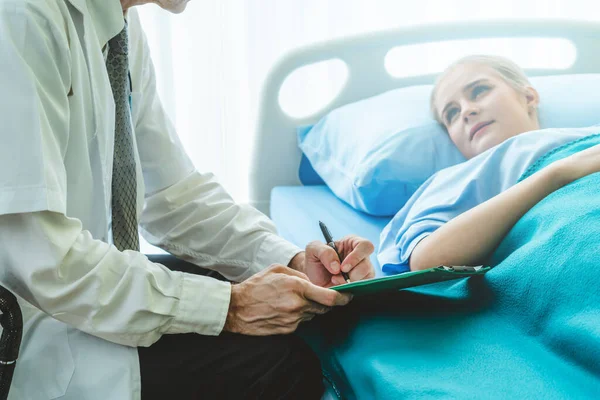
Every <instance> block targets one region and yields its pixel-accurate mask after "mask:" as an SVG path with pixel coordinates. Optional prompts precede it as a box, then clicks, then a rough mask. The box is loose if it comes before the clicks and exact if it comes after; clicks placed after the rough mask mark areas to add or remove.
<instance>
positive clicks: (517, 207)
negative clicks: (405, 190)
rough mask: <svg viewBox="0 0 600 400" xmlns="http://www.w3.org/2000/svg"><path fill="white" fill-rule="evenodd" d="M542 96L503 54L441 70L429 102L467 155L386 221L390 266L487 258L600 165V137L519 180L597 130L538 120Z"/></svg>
mask: <svg viewBox="0 0 600 400" xmlns="http://www.w3.org/2000/svg"><path fill="white" fill-rule="evenodd" d="M539 102H540V99H539V95H538V93H537V91H536V90H535V89H534V88H533V87H532V86H531V84H530V83H529V80H528V79H527V77H526V76H525V74H524V73H523V71H522V70H521V68H519V67H518V66H517V65H516V64H515V63H513V62H512V61H510V60H508V59H505V58H502V57H496V56H469V57H466V58H463V59H460V60H458V61H457V62H455V63H454V64H452V65H451V66H450V67H449V68H448V69H447V70H446V71H445V72H444V73H442V75H441V76H440V78H439V79H438V81H437V82H436V85H435V87H434V90H433V92H432V97H431V109H432V112H433V114H434V116H435V118H436V120H438V121H439V122H440V123H441V124H442V125H443V126H444V127H445V128H446V130H447V132H448V134H449V136H450V138H451V140H452V141H453V143H454V144H455V145H456V146H457V147H458V149H459V150H460V151H461V152H462V153H463V154H464V155H465V157H466V158H467V159H469V160H468V161H467V162H465V163H462V164H460V165H457V166H454V167H451V168H448V169H446V170H442V171H440V172H438V173H437V174H436V175H434V176H433V177H431V178H430V179H429V180H428V181H427V182H425V183H424V184H423V185H422V186H421V187H420V188H419V190H418V191H417V192H416V193H415V194H414V195H413V196H412V197H411V199H410V200H409V201H408V202H407V204H406V205H405V206H404V207H403V208H402V210H400V212H399V213H398V214H397V215H396V217H394V219H393V220H392V221H391V222H390V223H389V224H388V226H386V228H385V229H384V231H383V232H382V235H381V249H380V253H379V260H380V263H381V265H382V268H383V270H384V272H385V273H388V274H390V273H399V272H405V271H407V270H408V269H410V270H420V269H426V268H431V267H435V266H439V265H482V264H485V263H486V260H487V259H488V258H489V256H490V255H491V254H492V253H493V252H494V250H495V249H496V248H497V246H498V245H499V244H500V242H501V241H502V239H503V238H504V237H505V236H506V234H507V233H508V232H509V231H510V229H511V228H512V227H513V226H514V225H515V223H516V222H517V221H518V220H519V219H520V218H521V217H522V216H523V215H524V214H525V213H526V212H527V211H528V210H530V209H531V208H532V207H533V206H534V205H535V204H537V203H538V202H539V201H541V200H542V199H543V198H544V197H546V196H547V195H549V194H550V193H552V192H554V191H556V190H557V189H559V188H561V187H563V186H565V185H567V184H569V183H571V182H573V181H575V180H577V179H579V178H582V177H584V176H586V175H589V174H592V173H595V172H598V171H600V146H592V147H590V148H588V149H586V150H584V151H581V152H579V153H575V154H573V155H571V156H569V157H566V158H563V159H561V160H559V161H556V162H554V163H552V164H550V165H549V166H548V167H546V168H544V169H542V170H540V171H539V172H537V173H535V174H533V175H531V176H529V177H528V178H527V179H524V180H522V181H520V182H518V181H519V177H520V176H521V175H522V174H523V173H524V172H525V171H526V170H527V169H528V168H529V167H530V166H531V165H532V164H533V163H534V162H535V161H536V160H537V159H538V158H539V157H541V156H543V155H544V154H545V153H547V152H548V151H550V150H552V149H554V148H557V147H558V146H560V145H563V144H565V143H568V142H571V141H573V140H576V139H579V138H582V137H586V136H589V135H592V134H595V133H598V131H599V129H598V127H590V128H573V129H544V130H540V127H539V122H538V113H537V107H538V104H539ZM517 182H518V183H517Z"/></svg>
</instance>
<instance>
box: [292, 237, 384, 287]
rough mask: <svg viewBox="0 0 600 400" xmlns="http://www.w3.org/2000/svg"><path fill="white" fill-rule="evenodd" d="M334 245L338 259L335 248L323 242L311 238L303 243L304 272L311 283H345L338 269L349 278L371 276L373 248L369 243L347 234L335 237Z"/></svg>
mask: <svg viewBox="0 0 600 400" xmlns="http://www.w3.org/2000/svg"><path fill="white" fill-rule="evenodd" d="M335 246H336V247H337V249H338V252H339V253H340V257H342V260H344V261H343V262H341V263H340V259H339V258H338V256H337V254H336V253H335V250H333V249H332V248H331V247H329V246H328V245H326V244H325V243H323V242H319V241H314V242H311V243H309V244H308V246H306V253H305V260H304V273H306V275H307V276H308V278H309V279H310V280H311V282H312V283H314V284H315V285H319V286H322V287H331V286H335V285H341V284H343V283H346V280H345V279H344V278H343V276H342V274H341V271H343V272H346V273H347V274H348V276H349V278H350V281H351V282H355V281H360V280H363V279H371V278H373V277H375V270H374V269H373V264H372V263H371V260H370V258H369V257H370V255H371V254H372V253H373V251H374V250H375V246H373V243H371V242H370V241H369V240H367V239H363V238H361V237H358V236H354V235H350V236H346V237H344V238H343V239H340V240H337V241H336V242H335Z"/></svg>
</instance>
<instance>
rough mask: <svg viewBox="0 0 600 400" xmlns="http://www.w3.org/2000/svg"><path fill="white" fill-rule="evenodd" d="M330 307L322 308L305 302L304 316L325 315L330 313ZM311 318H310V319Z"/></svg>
mask: <svg viewBox="0 0 600 400" xmlns="http://www.w3.org/2000/svg"><path fill="white" fill-rule="evenodd" d="M331 309H332V307H328V306H324V305H323V304H319V303H316V302H314V301H310V300H306V305H305V307H304V314H305V315H312V316H313V317H314V316H315V315H320V314H325V313H327V312H329V311H331ZM311 318H312V317H311Z"/></svg>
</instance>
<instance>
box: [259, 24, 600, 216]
mask: <svg viewBox="0 0 600 400" xmlns="http://www.w3.org/2000/svg"><path fill="white" fill-rule="evenodd" d="M475 38H564V39H568V40H570V41H571V42H572V43H573V45H574V46H575V48H576V50H577V55H576V60H575V63H574V64H573V65H572V67H571V68H568V69H561V70H556V69H548V70H546V69H526V72H527V74H528V76H540V75H557V74H571V73H596V72H598V71H600V56H599V53H598V52H599V50H600V24H598V23H593V22H590V21H568V20H495V21H480V22H461V23H449V24H435V25H421V26H415V27H409V28H405V29H397V30H392V31H385V32H377V33H372V34H366V35H362V36H357V37H351V38H344V39H341V40H334V41H330V42H326V43H322V44H317V45H313V46H309V47H306V48H301V49H298V50H296V51H293V52H291V53H290V54H288V55H287V56H285V57H284V58H283V59H281V60H280V61H279V62H278V63H277V64H276V65H275V66H274V67H273V69H272V70H271V72H270V73H269V75H268V77H267V79H266V82H265V86H264V87H263V91H262V94H261V104H260V108H259V114H258V124H257V130H256V141H255V144H254V148H253V158H252V165H251V170H250V177H249V178H250V203H251V204H252V205H253V206H255V207H257V208H258V209H259V210H261V211H262V212H264V213H265V214H267V215H268V213H269V202H270V200H269V199H270V193H271V189H273V187H275V186H284V185H285V186H297V185H301V183H300V180H299V178H298V167H299V164H300V158H301V152H300V149H299V148H298V145H297V139H296V127H298V126H302V125H308V124H314V123H316V122H317V121H318V120H319V119H320V118H321V117H323V116H324V115H326V114H327V113H328V112H330V111H331V110H333V109H335V108H337V107H340V106H342V105H344V104H348V103H351V102H354V101H357V100H360V99H364V98H367V97H370V96H374V95H376V94H379V93H382V92H385V91H388V90H391V89H395V88H400V87H405V86H411V85H419V84H431V83H433V82H434V80H435V77H436V75H421V76H413V77H406V78H395V77H393V76H391V75H390V74H389V73H388V72H387V70H386V69H385V66H384V60H385V56H386V54H387V53H388V52H389V50H391V49H392V48H394V47H398V46H403V45H412V44H420V43H430V42H439V41H447V40H460V39H475ZM335 58H337V59H340V60H342V61H344V62H345V63H346V65H347V68H348V78H347V80H346V83H345V85H344V87H343V88H342V90H341V91H340V93H339V94H338V95H337V96H336V97H335V98H334V99H333V100H332V101H331V102H330V103H329V104H328V105H327V106H325V107H324V108H323V109H321V110H319V111H318V112H316V113H314V114H313V115H310V116H308V117H306V118H301V119H297V118H292V117H290V116H288V115H287V114H286V113H285V112H284V111H283V110H282V108H281V106H280V104H279V92H280V88H281V85H282V84H283V82H284V81H285V79H286V78H287V77H288V75H290V74H291V73H292V72H293V71H295V70H296V69H298V68H300V67H302V66H305V65H310V64H314V63H318V62H321V61H326V60H331V59H335Z"/></svg>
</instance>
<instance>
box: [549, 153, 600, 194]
mask: <svg viewBox="0 0 600 400" xmlns="http://www.w3.org/2000/svg"><path fill="white" fill-rule="evenodd" d="M554 164H555V165H551V166H550V167H553V166H554V167H555V168H557V169H558V171H559V173H560V178H561V179H563V180H564V182H563V184H565V185H566V184H569V183H571V182H573V181H575V180H577V179H580V178H583V177H584V176H587V175H590V174H593V173H596V172H600V145H596V146H592V147H590V148H588V149H585V150H583V151H580V152H577V153H575V154H572V155H570V156H569V157H566V158H563V159H562V160H558V161H556V162H555V163H554Z"/></svg>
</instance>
